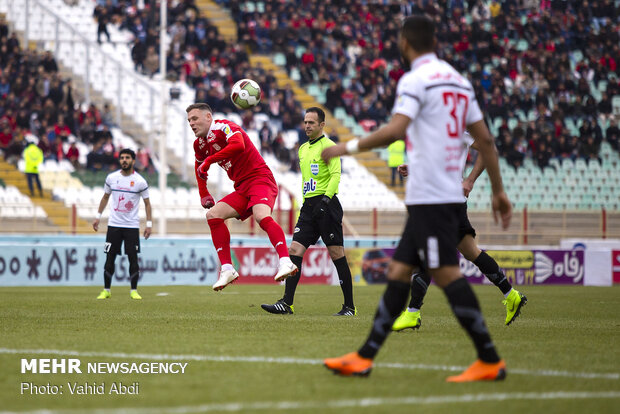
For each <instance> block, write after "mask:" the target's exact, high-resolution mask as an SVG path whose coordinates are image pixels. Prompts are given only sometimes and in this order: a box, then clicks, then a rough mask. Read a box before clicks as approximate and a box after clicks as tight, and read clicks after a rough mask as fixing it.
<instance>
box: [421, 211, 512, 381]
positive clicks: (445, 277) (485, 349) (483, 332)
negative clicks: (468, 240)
mask: <svg viewBox="0 0 620 414" xmlns="http://www.w3.org/2000/svg"><path fill="white" fill-rule="evenodd" d="M460 208H462V206H460V205H458V204H443V205H441V204H440V205H425V206H414V207H413V209H412V211H411V214H412V215H413V216H414V217H415V218H416V220H415V221H416V224H418V226H417V227H418V229H419V231H418V233H417V234H416V235H415V236H414V238H415V239H416V245H417V247H418V248H421V249H422V251H423V257H424V262H423V264H424V268H425V269H427V270H428V273H429V274H430V275H431V277H432V278H433V280H434V281H435V283H437V286H439V287H440V288H442V289H443V290H444V293H445V295H446V297H447V299H448V302H449V303H450V307H451V308H452V311H453V313H454V315H455V316H456V318H457V319H458V321H459V323H460V324H461V326H462V327H463V329H465V331H466V332H467V334H468V335H469V337H470V338H471V339H472V341H473V343H474V346H475V348H476V351H477V353H478V360H477V361H476V362H475V363H474V364H473V365H472V366H471V367H470V368H468V369H467V370H466V371H465V372H463V373H462V374H461V375H457V376H454V377H450V378H448V381H450V382H464V381H479V380H489V379H503V378H504V377H505V375H506V365H505V363H504V362H503V361H502V360H500V358H499V355H498V354H497V351H496V350H495V346H494V345H493V342H492V341H491V336H490V334H489V331H488V329H487V327H486V323H485V321H484V317H483V315H482V312H481V310H480V305H479V303H478V299H477V298H476V295H475V294H474V291H473V290H472V288H471V286H470V285H469V283H468V282H467V280H465V278H464V277H463V276H462V275H461V271H460V268H459V260H458V256H457V254H456V247H457V245H458V243H459V238H458V236H459V234H458V230H459V223H460V219H459V213H460V211H459V209H460Z"/></svg>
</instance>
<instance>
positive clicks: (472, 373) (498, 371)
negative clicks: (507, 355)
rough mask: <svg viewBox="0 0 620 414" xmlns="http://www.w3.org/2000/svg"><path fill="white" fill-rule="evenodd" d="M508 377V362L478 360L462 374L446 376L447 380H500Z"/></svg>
mask: <svg viewBox="0 0 620 414" xmlns="http://www.w3.org/2000/svg"><path fill="white" fill-rule="evenodd" d="M504 378H506V363H505V362H504V360H503V359H501V360H500V361H499V362H495V363H488V362H483V361H481V360H477V361H476V362H474V363H473V364H471V365H470V366H469V368H467V369H466V370H465V371H463V373H462V374H460V375H455V376H453V377H448V378H446V381H447V382H471V381H499V380H503V379H504Z"/></svg>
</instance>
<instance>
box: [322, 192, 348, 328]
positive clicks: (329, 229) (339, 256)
mask: <svg viewBox="0 0 620 414" xmlns="http://www.w3.org/2000/svg"><path fill="white" fill-rule="evenodd" d="M343 216H344V212H343V210H342V205H341V204H340V200H338V196H336V195H334V196H333V197H332V201H331V202H330V203H329V205H328V207H327V214H325V216H324V217H323V218H321V219H319V220H318V222H317V220H314V222H315V225H318V228H319V229H320V233H321V239H323V243H325V246H327V250H328V251H329V256H330V257H331V259H332V261H333V262H334V266H335V267H336V271H337V273H338V279H339V280H340V289H341V290H342V296H343V298H344V303H343V305H342V309H341V310H340V311H339V312H337V313H335V314H334V316H355V315H357V309H355V304H354V303H353V280H352V278H351V269H350V268H349V263H348V262H347V257H346V256H345V254H344V247H343V246H344V234H343V231H342V218H343Z"/></svg>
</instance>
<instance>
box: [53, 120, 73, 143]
mask: <svg viewBox="0 0 620 414" xmlns="http://www.w3.org/2000/svg"><path fill="white" fill-rule="evenodd" d="M54 132H55V133H56V138H60V140H61V142H67V140H68V139H69V135H71V129H70V128H69V127H68V126H67V125H66V124H65V119H64V117H62V116H59V117H58V122H56V125H54Z"/></svg>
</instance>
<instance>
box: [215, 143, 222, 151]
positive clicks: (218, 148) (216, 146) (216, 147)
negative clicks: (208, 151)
mask: <svg viewBox="0 0 620 414" xmlns="http://www.w3.org/2000/svg"><path fill="white" fill-rule="evenodd" d="M213 148H215V150H216V151H219V150H221V149H222V147H220V146H219V145H217V144H213Z"/></svg>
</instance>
